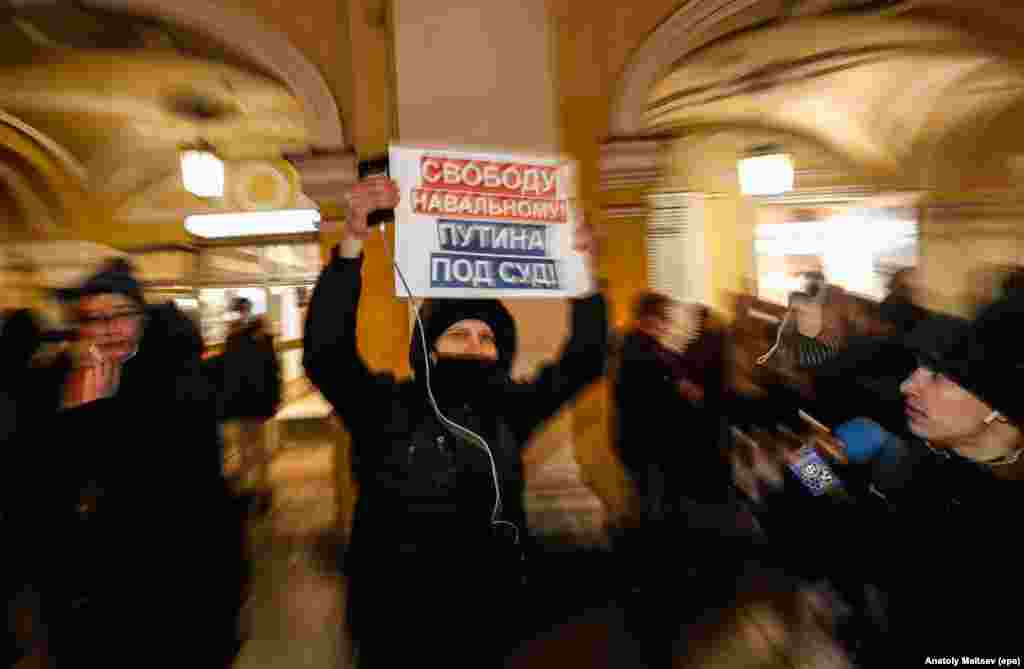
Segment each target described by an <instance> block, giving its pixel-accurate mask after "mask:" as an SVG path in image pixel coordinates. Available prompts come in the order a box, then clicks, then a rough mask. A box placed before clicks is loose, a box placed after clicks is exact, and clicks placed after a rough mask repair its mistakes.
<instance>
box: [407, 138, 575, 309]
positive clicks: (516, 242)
mask: <svg viewBox="0 0 1024 669" xmlns="http://www.w3.org/2000/svg"><path fill="white" fill-rule="evenodd" d="M389 158H390V170H391V177H392V178H393V179H394V180H395V181H396V182H397V184H398V188H399V190H400V192H401V197H402V201H401V204H400V205H399V206H398V209H397V210H396V212H395V221H396V223H397V225H396V232H395V249H396V252H395V258H396V260H397V262H398V265H399V267H400V268H401V270H402V274H403V275H404V277H405V280H406V281H407V282H408V284H409V289H410V290H411V291H412V294H413V295H414V296H417V297H462V298H468V297H495V298H505V297H534V298H538V297H572V296H575V295H578V294H579V293H580V292H581V291H582V290H583V289H584V288H585V285H586V283H587V282H586V269H585V266H584V262H583V257H582V256H581V255H580V254H579V253H576V252H575V251H573V250H572V244H573V228H574V222H575V220H576V212H575V197H576V195H575V188H576V184H575V180H574V172H575V166H574V165H573V163H572V162H570V161H567V160H564V159H561V158H556V157H544V156H524V155H511V154H495V153H482V152H469V151H458V150H450V149H429V148H413V147H402V146H392V147H391V148H390V153H389ZM395 294H396V295H398V296H401V297H404V296H406V289H405V286H404V285H403V284H402V281H401V278H400V277H399V276H398V273H397V272H396V273H395Z"/></svg>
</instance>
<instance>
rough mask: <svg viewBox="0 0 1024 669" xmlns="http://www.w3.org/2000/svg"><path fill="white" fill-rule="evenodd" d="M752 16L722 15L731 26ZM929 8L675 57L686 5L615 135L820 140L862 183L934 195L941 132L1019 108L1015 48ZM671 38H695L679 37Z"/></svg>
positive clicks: (743, 38) (780, 27)
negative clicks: (855, 168) (933, 163)
mask: <svg viewBox="0 0 1024 669" xmlns="http://www.w3.org/2000/svg"><path fill="white" fill-rule="evenodd" d="M921 4H929V2H928V0H925V2H922V3H921ZM750 7H751V5H743V7H741V6H740V5H737V4H733V3H724V4H721V5H720V9H721V10H722V11H723V12H730V11H732V12H733V14H729V16H730V17H731V18H732V20H733V22H734V23H735V22H736V20H738V17H737V13H738V12H742V11H743V8H746V9H750ZM904 9H905V8H904ZM929 9H930V13H928V14H925V15H919V14H916V13H914V12H912V11H909V10H908V11H901V12H899V13H892V12H890V11H886V12H882V13H870V12H869V13H850V12H829V13H825V14H820V15H812V16H807V17H800V18H787V19H785V20H772V21H767V22H761V23H760V24H757V25H756V27H751V26H748V27H747V28H746V29H741V30H733V31H730V32H729V33H728V34H726V35H724V36H721V37H720V38H717V39H712V40H710V41H706V42H704V43H703V44H700V45H697V46H693V45H694V44H695V42H693V41H691V42H690V47H689V50H686V49H687V46H686V45H685V44H684V46H683V47H679V46H678V45H677V46H676V47H674V48H675V55H674V58H672V56H671V53H672V52H671V51H669V50H668V49H669V47H667V46H666V45H665V44H664V43H663V42H664V41H665V40H667V39H668V37H670V36H671V33H670V32H669V31H668V28H667V26H669V25H671V24H672V23H673V21H676V20H679V21H681V20H682V18H680V17H685V16H689V17H690V18H691V19H693V18H694V16H693V12H694V11H696V9H695V8H694V7H693V3H688V4H687V5H685V6H684V7H683V8H682V9H681V10H680V12H677V13H676V14H675V15H674V16H673V17H672V19H670V21H669V22H667V23H666V24H665V25H664V26H663V27H662V28H659V29H658V30H657V31H655V34H654V35H652V37H651V39H650V42H651V45H650V48H649V53H648V56H650V57H654V56H655V55H656V56H657V59H658V60H656V62H648V63H646V65H645V66H644V67H645V68H646V70H645V71H646V72H647V75H652V74H653V73H654V72H655V71H657V72H659V73H658V74H657V75H656V76H655V78H654V80H653V81H652V79H651V76H646V78H643V77H640V76H639V75H638V74H637V73H638V72H640V70H639V69H637V68H639V59H640V58H641V56H640V55H639V54H640V52H643V51H644V50H645V49H647V46H646V45H645V47H642V48H641V49H640V51H638V55H637V59H636V61H635V62H634V64H633V65H634V69H633V70H631V71H630V70H628V69H627V78H628V77H629V76H633V80H632V82H629V81H624V82H623V90H624V91H625V90H628V89H629V88H630V86H634V85H635V86H637V87H638V86H639V83H640V82H641V80H642V81H643V83H644V85H645V86H646V90H645V92H644V95H643V97H642V99H640V100H631V101H627V100H625V99H624V98H620V99H619V101H618V107H617V108H616V109H615V110H614V113H615V114H618V116H617V119H618V120H617V123H618V125H617V126H616V127H615V129H614V133H613V134H614V135H621V134H623V133H625V132H627V131H628V132H629V134H633V135H640V136H642V135H645V134H652V133H654V134H659V135H664V134H667V135H679V134H684V133H686V132H688V131H689V129H690V128H693V127H697V126H707V125H712V124H716V123H722V124H730V125H751V126H763V127H768V128H779V129H783V130H786V131H789V132H796V133H798V134H804V135H807V136H813V137H816V138H818V139H819V140H820V141H822V142H824V143H825V144H828V145H830V146H832V147H834V148H835V149H836V150H837V152H838V153H839V154H841V155H844V156H848V157H850V158H852V159H853V161H854V163H855V164H858V165H859V166H860V168H861V172H862V173H864V174H869V175H873V176H875V177H878V178H880V179H881V180H883V181H888V182H899V183H903V184H905V185H907V186H914V187H916V186H927V185H928V183H930V182H929V181H928V180H927V179H926V178H924V177H925V176H927V175H929V174H930V172H929V170H928V169H926V167H927V165H926V164H927V162H928V161H929V160H930V159H931V158H932V157H934V155H935V149H934V147H935V146H938V145H942V144H943V143H944V140H943V136H944V135H945V134H946V133H949V132H952V131H953V129H954V128H965V127H966V128H968V129H970V126H965V121H967V120H968V119H978V118H982V119H984V118H990V117H992V116H993V114H995V113H997V112H998V111H999V110H1001V109H1003V108H1005V107H1006V106H1007V105H1008V104H1012V103H1013V101H1014V100H1019V99H1024V54H1022V52H1021V50H1020V49H1018V50H1017V51H1013V50H1008V49H1007V48H1006V47H1005V43H1002V42H999V41H998V40H990V39H989V36H990V32H986V31H982V30H978V29H972V30H965V29H962V28H961V27H960V26H959V25H958V24H957V23H956V22H955V21H950V20H945V21H943V20H940V19H939V18H937V16H936V15H935V14H934V12H933V11H931V10H934V7H930V8H929ZM752 16H753V15H750V16H749V17H748V18H752ZM713 19H714V17H713V16H707V17H705V19H704V21H705V24H706V23H707V22H709V21H713ZM706 28H707V29H709V30H713V29H714V28H713V26H712V27H707V26H706ZM692 30H693V28H692V26H691V28H690V31H691V32H692ZM989 30H990V31H992V30H995V28H992V27H990V29H989ZM662 31H665V32H662ZM659 33H661V34H659ZM675 34H676V36H677V37H679V36H684V37H685V35H689V34H690V33H688V32H686V31H685V30H684V28H680V27H677V29H676V31H675ZM993 45H995V46H993ZM658 49H661V51H657V50H658ZM635 90H636V91H637V92H638V91H639V88H636V89H635ZM975 127H976V128H980V126H975Z"/></svg>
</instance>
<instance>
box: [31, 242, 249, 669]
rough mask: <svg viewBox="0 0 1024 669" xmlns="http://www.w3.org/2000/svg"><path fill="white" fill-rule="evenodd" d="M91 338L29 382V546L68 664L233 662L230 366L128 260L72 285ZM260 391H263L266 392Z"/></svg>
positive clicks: (55, 644) (57, 650) (238, 560)
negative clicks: (151, 297)
mask: <svg viewBox="0 0 1024 669" xmlns="http://www.w3.org/2000/svg"><path fill="white" fill-rule="evenodd" d="M64 297H65V298H66V299H70V300H72V306H73V311H74V313H75V314H76V316H77V321H78V322H77V331H78V336H77V341H76V342H75V344H74V345H73V347H72V348H71V349H69V351H68V352H67V353H66V354H64V355H61V356H59V357H58V358H57V359H56V361H55V362H54V363H53V364H51V365H48V366H45V367H41V368H36V369H32V370H31V373H30V375H29V376H28V377H26V379H27V380H26V383H25V385H24V386H23V387H22V388H20V389H19V394H20V395H21V396H20V397H19V407H21V416H20V418H19V428H18V433H17V435H16V436H15V440H16V442H17V443H18V448H19V449H20V451H21V452H22V453H24V454H26V458H27V460H26V462H25V463H24V466H23V467H22V468H21V471H22V473H23V475H24V477H25V479H26V480H28V481H30V482H31V487H27V488H26V489H25V491H24V493H23V494H22V500H21V504H20V508H19V514H20V516H21V517H22V519H23V521H24V522H22V523H21V525H20V526H21V527H22V528H24V529H25V531H26V532H28V533H30V536H27V537H24V538H23V540H20V541H19V542H18V545H20V546H23V547H25V548H26V550H28V551H30V553H29V554H30V556H31V561H30V562H29V564H31V566H32V569H31V571H30V572H29V573H25V574H23V578H25V579H26V580H28V581H31V582H32V583H34V584H35V587H36V588H37V589H38V590H39V591H40V592H41V593H42V596H43V619H44V622H45V624H46V627H47V628H48V633H49V639H48V641H49V654H50V655H51V656H53V657H55V658H57V659H58V662H62V663H68V664H75V665H77V664H79V663H80V664H82V666H85V665H86V664H90V663H98V664H101V665H104V666H126V665H134V664H140V663H141V664H145V663H148V662H151V661H152V658H154V657H159V658H160V659H159V662H161V663H165V662H166V663H169V664H174V665H179V666H210V667H218V666H220V667H224V666H228V664H230V661H231V658H232V656H233V655H234V654H235V652H236V651H237V647H238V635H237V612H238V610H239V607H240V604H241V602H240V589H239V588H240V585H241V583H242V581H243V577H242V573H241V571H242V569H243V561H242V543H241V542H242V536H243V535H242V529H243V528H242V525H241V518H240V516H239V515H238V511H237V507H236V505H234V504H233V503H232V500H231V497H230V493H229V491H228V489H227V486H226V484H225V481H224V479H223V477H222V475H221V470H222V466H221V453H220V442H219V435H218V431H217V424H218V422H219V421H220V420H223V419H225V418H226V417H227V416H224V415H222V413H221V408H222V407H223V406H225V405H226V404H227V403H226V402H224V401H223V400H222V399H221V397H220V395H221V389H222V388H223V387H225V386H226V385H227V384H226V383H225V379H224V376H225V375H230V374H232V373H233V372H232V371H231V370H232V369H237V368H238V365H239V364H242V365H244V364H245V361H244V360H234V361H227V362H226V364H224V365H222V366H221V369H220V370H219V371H218V372H211V371H210V370H208V369H206V368H204V366H203V364H202V362H201V360H200V354H201V352H202V339H201V337H199V334H198V332H197V330H196V328H195V326H194V324H193V323H192V322H191V321H190V320H189V319H188V318H187V317H186V316H184V315H183V314H182V313H181V312H179V311H178V310H177V309H176V308H175V307H174V306H173V305H171V304H167V305H146V303H145V301H144V299H143V295H142V290H141V287H140V285H139V284H138V282H137V281H136V280H135V279H134V277H133V276H132V273H131V267H130V266H129V265H127V264H126V263H124V262H123V261H113V262H111V263H109V264H107V265H106V266H104V268H103V269H102V270H101V271H100V272H98V273H97V274H95V275H94V276H92V277H91V278H90V279H89V280H87V281H86V282H85V283H84V284H83V285H81V286H79V287H77V288H76V289H75V290H73V291H66V292H65V293H64ZM254 391H256V392H258V390H255V389H254Z"/></svg>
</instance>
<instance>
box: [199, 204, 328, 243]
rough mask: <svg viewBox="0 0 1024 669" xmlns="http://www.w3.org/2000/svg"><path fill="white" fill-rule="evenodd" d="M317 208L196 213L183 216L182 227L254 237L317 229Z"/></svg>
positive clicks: (210, 235) (209, 234) (209, 236)
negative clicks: (183, 224) (183, 223)
mask: <svg viewBox="0 0 1024 669" xmlns="http://www.w3.org/2000/svg"><path fill="white" fill-rule="evenodd" d="M319 222H320V212H319V211H317V210H316V209H278V210H276V211H248V212H238V213H230V214H195V215H193V216H186V217H185V229H186V230H188V231H189V232H191V233H192V234H193V235H195V236H196V237H203V238H205V239H216V238H221V237H256V236H260V235H291V234H297V233H303V232H316V224H317V223H319Z"/></svg>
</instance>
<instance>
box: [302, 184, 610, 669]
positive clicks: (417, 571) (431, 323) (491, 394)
mask: <svg viewBox="0 0 1024 669" xmlns="http://www.w3.org/2000/svg"><path fill="white" fill-rule="evenodd" d="M397 199H398V194H397V189H395V187H394V184H393V183H392V182H391V181H388V180H386V179H383V178H371V179H370V180H367V181H364V182H362V183H361V184H359V185H358V186H356V187H355V189H354V190H353V191H352V195H351V212H350V215H349V216H348V217H347V220H348V224H347V233H348V239H346V241H345V242H343V245H342V246H343V248H336V249H335V252H334V255H333V258H332V259H331V262H330V264H329V265H328V266H327V267H326V268H325V269H324V271H323V273H322V274H321V276H320V279H319V281H318V282H317V286H316V288H315V290H314V292H313V297H312V300H311V303H310V306H309V313H308V316H307V321H306V329H305V351H304V360H303V361H304V364H305V367H306V372H307V374H308V375H309V377H310V379H311V380H312V381H313V383H314V384H316V386H317V387H318V388H319V389H320V390H321V392H323V394H324V396H325V397H326V398H327V399H328V401H330V402H331V404H332V405H333V406H334V408H335V410H336V411H337V412H338V415H339V416H340V417H341V418H342V420H343V422H344V424H345V426H346V428H347V429H348V430H349V432H350V433H351V435H352V439H353V462H352V467H353V470H354V474H355V478H356V480H357V481H358V483H359V486H360V492H359V500H358V503H357V506H356V512H355V518H354V526H353V530H352V539H351V545H350V550H349V553H348V555H347V557H346V565H345V566H346V571H347V573H348V576H349V586H348V598H349V625H350V629H351V632H352V635H353V637H354V639H355V641H356V644H357V652H358V656H359V666H361V667H367V666H368V667H375V666H380V667H392V666H400V664H403V663H407V662H409V661H415V662H417V663H422V662H426V663H427V664H436V663H438V662H441V661H444V662H445V663H451V664H452V665H453V666H454V665H461V664H462V663H463V662H462V661H465V662H466V663H467V666H496V665H498V664H499V663H500V660H501V658H502V656H503V655H504V652H505V649H506V648H507V644H508V643H509V642H510V641H511V639H510V637H512V636H513V628H514V626H515V625H516V624H517V617H518V610H517V606H516V600H517V598H518V590H519V585H520V582H521V578H522V568H521V565H520V564H519V563H520V557H521V553H520V547H519V546H516V545H515V539H516V536H515V535H516V534H518V535H520V536H519V537H518V539H519V541H520V542H521V541H523V540H524V539H525V533H526V527H525V514H524V512H523V500H522V497H523V485H524V482H523V465H522V461H521V454H522V450H523V448H524V446H525V445H526V442H527V440H528V439H529V437H530V435H531V434H532V433H533V432H534V430H536V429H537V428H538V427H539V426H540V425H541V424H542V423H543V422H544V421H545V420H547V419H548V418H550V417H551V416H552V415H554V414H555V413H556V412H557V411H558V410H559V409H560V408H561V407H562V406H564V405H565V404H566V403H567V402H569V401H570V400H571V399H572V398H573V397H574V396H576V394H577V393H578V392H579V391H580V390H582V389H583V388H584V387H585V386H586V385H587V384H589V383H590V382H592V381H593V380H595V379H596V378H597V377H599V376H600V375H601V374H602V373H603V371H604V366H605V357H606V349H607V332H608V327H607V316H606V307H605V302H604V299H603V298H602V297H601V296H600V294H596V293H595V294H592V295H590V296H588V297H584V298H579V299H574V300H572V331H571V332H572V333H571V336H570V338H569V341H568V343H567V344H566V346H565V348H564V350H563V352H562V354H561V357H560V358H559V360H558V361H557V362H555V363H553V364H549V365H546V366H544V367H542V368H541V370H540V372H539V375H538V376H537V377H536V380H534V381H532V382H530V383H516V382H513V381H511V380H510V379H509V371H510V369H511V366H512V362H513V358H514V356H515V352H516V332H515V322H514V321H513V319H512V317H511V315H510V314H509V313H508V311H507V310H506V309H505V307H504V306H503V305H502V304H501V303H500V302H498V301H496V300H435V301H431V302H429V303H427V304H426V305H424V307H423V308H422V310H421V324H417V327H416V330H415V332H414V334H413V339H412V342H411V350H410V356H411V361H412V366H413V370H414V372H415V378H414V379H413V380H407V381H402V382H399V381H396V380H395V378H394V376H393V375H391V374H388V373H380V374H378V373H373V372H371V371H370V370H369V369H368V368H367V366H366V364H365V363H364V362H363V360H362V358H361V356H360V355H359V353H358V351H357V348H356V312H357V308H358V304H359V294H360V289H361V283H362V282H361V276H360V274H361V271H360V270H361V267H362V263H363V258H362V256H361V255H360V249H361V244H360V243H359V242H358V240H359V239H361V238H364V237H365V234H366V231H367V228H366V217H367V214H368V213H369V212H370V211H371V210H373V209H383V208H393V207H394V206H395V205H396V204H397ZM580 232H585V230H580ZM577 240H578V249H579V250H581V251H584V252H587V251H589V240H588V238H587V236H586V235H580V236H579V237H578V238H577ZM382 336H389V334H388V333H383V334H382ZM431 398H433V400H436V405H435V404H434V402H433V401H432V399H431ZM453 422H454V423H456V424H457V425H458V426H461V427H457V426H454V425H452V423H453ZM463 428H469V430H471V431H472V433H473V434H470V433H468V432H467V431H466V430H465V429H463ZM479 437H482V439H480V438H479Z"/></svg>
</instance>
